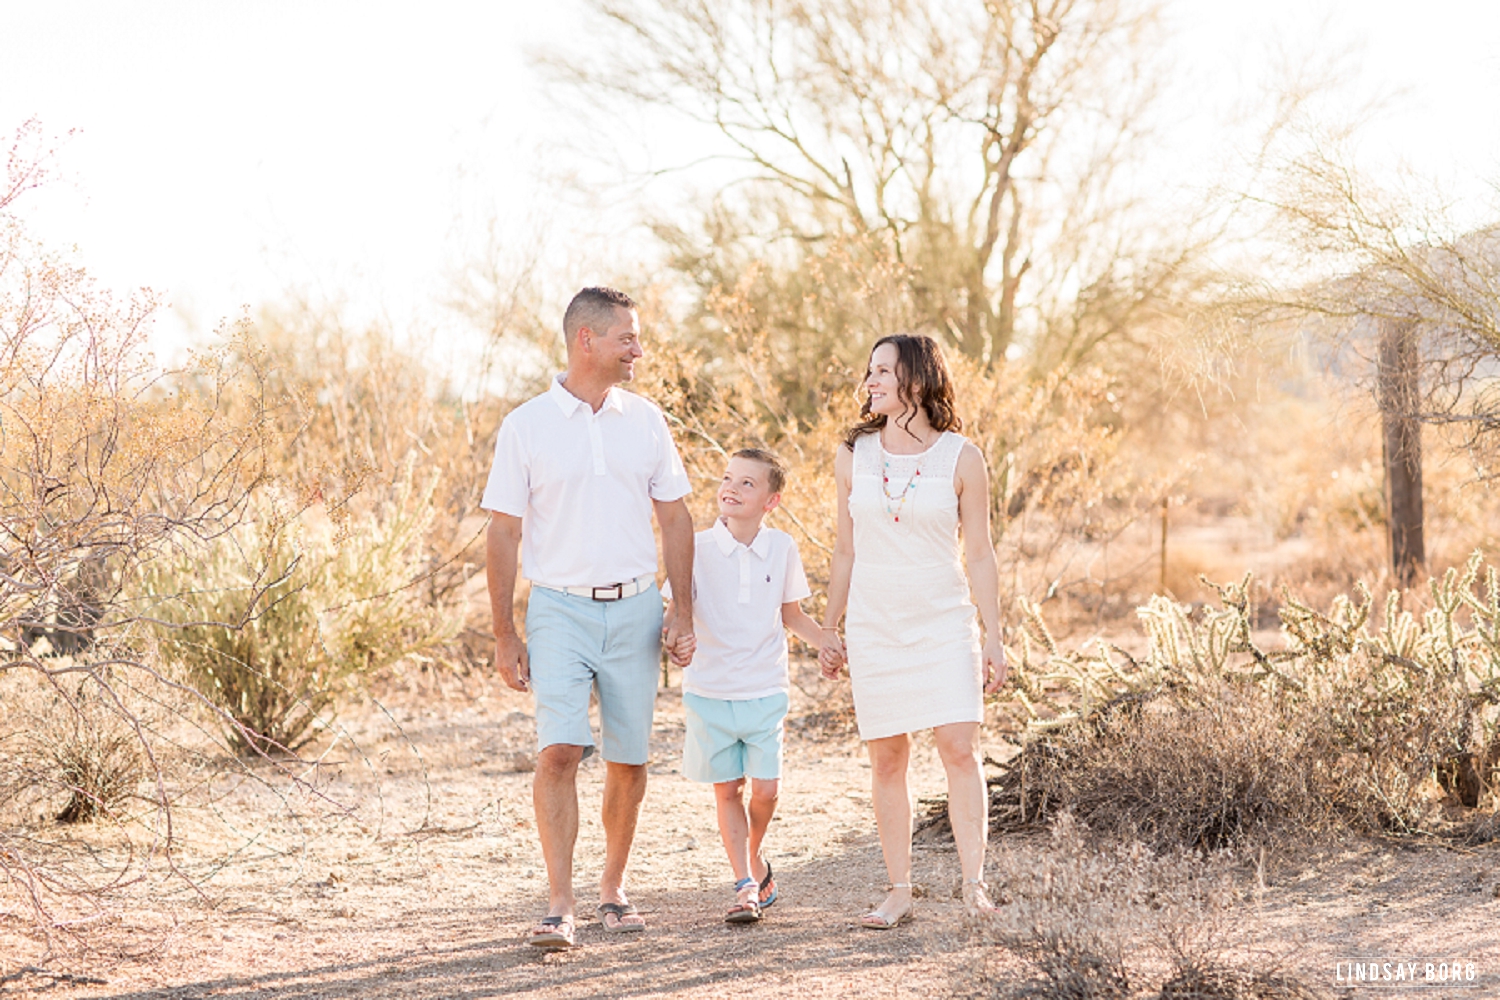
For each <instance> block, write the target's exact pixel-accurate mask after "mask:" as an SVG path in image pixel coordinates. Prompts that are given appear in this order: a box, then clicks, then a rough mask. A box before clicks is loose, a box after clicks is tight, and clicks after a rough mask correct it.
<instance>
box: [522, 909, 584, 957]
mask: <svg viewBox="0 0 1500 1000" xmlns="http://www.w3.org/2000/svg"><path fill="white" fill-rule="evenodd" d="M526 943H527V944H529V945H531V947H533V948H541V949H542V950H543V951H562V950H564V949H567V948H571V947H573V918H572V917H543V918H542V919H541V920H538V921H537V923H536V926H535V927H534V928H532V931H531V934H530V935H528V936H527V938H526Z"/></svg>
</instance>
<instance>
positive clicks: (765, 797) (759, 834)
mask: <svg viewBox="0 0 1500 1000" xmlns="http://www.w3.org/2000/svg"><path fill="white" fill-rule="evenodd" d="M780 793H781V782H780V781H778V780H777V779H775V778H772V779H771V780H769V781H766V780H763V779H761V778H751V779H750V808H749V817H750V844H749V848H750V851H749V853H750V877H751V878H753V879H755V881H757V882H759V881H761V880H762V879H764V878H765V877H766V872H767V871H768V870H769V866H768V865H767V864H766V860H765V856H764V854H763V852H762V845H763V844H764V843H765V840H766V831H767V830H768V829H769V828H770V826H771V817H773V816H775V815H776V801H777V797H778V796H779V795H780ZM757 868H758V869H760V870H759V871H757V870H756V869H757ZM735 877H736V878H737V879H738V878H740V877H741V876H739V875H736V876H735Z"/></svg>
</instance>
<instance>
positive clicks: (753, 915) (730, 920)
mask: <svg viewBox="0 0 1500 1000" xmlns="http://www.w3.org/2000/svg"><path fill="white" fill-rule="evenodd" d="M746 889H754V890H755V891H756V892H757V893H758V892H760V883H758V882H756V881H755V879H753V878H742V879H740V880H739V881H738V882H736V883H735V884H734V892H735V903H734V905H733V906H731V907H730V908H729V912H728V913H726V914H724V922H725V923H726V924H753V923H755V922H756V921H758V920H760V917H761V912H760V901H759V900H757V899H756V898H755V897H754V896H752V897H750V899H749V900H747V901H746V902H743V903H742V902H740V901H739V895H740V894H741V893H743V892H744V891H745V890H746Z"/></svg>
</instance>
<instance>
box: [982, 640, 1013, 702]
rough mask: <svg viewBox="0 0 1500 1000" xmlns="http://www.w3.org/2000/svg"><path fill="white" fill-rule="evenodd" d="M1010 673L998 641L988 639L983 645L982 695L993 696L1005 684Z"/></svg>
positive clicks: (1003, 651) (1002, 647) (1003, 649)
mask: <svg viewBox="0 0 1500 1000" xmlns="http://www.w3.org/2000/svg"><path fill="white" fill-rule="evenodd" d="M1008 673H1010V663H1009V661H1008V660H1006V658H1005V647H1004V646H1002V645H1001V644H1000V640H999V639H994V638H991V639H988V640H986V642H985V644H984V693H985V694H994V693H995V692H996V691H999V690H1000V686H1001V685H1002V684H1004V683H1005V676H1006V674H1008Z"/></svg>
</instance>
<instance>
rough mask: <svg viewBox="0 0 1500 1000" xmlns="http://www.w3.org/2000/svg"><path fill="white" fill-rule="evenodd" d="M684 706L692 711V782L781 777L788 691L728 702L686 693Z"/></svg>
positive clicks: (686, 766)
mask: <svg viewBox="0 0 1500 1000" xmlns="http://www.w3.org/2000/svg"><path fill="white" fill-rule="evenodd" d="M682 707H683V708H684V709H685V710H686V713H685V714H686V715H687V726H686V728H687V739H686V741H685V742H684V743H683V747H682V773H683V776H684V777H686V778H688V780H690V781H701V782H704V783H706V784H715V785H716V784H718V783H720V782H723V781H734V780H735V779H737V778H759V779H760V780H762V781H774V780H776V779H777V778H779V777H781V742H782V723H783V721H784V720H785V719H786V709H787V696H786V693H785V692H782V693H781V694H773V695H770V696H768V697H765V698H752V699H750V700H749V701H725V700H724V699H722V698H705V697H703V696H702V695H696V694H693V693H692V692H690V691H684V692H683V693H682Z"/></svg>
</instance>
